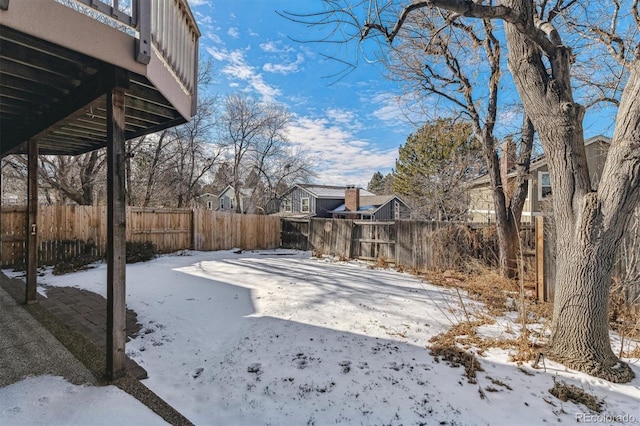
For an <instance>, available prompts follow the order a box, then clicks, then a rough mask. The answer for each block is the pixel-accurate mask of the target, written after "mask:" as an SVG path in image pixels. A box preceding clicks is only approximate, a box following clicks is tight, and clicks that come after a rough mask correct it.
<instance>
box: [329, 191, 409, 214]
mask: <svg viewBox="0 0 640 426" xmlns="http://www.w3.org/2000/svg"><path fill="white" fill-rule="evenodd" d="M360 192H361V189H360V188H355V187H347V188H346V189H345V201H344V204H342V205H340V206H339V207H337V208H335V209H334V210H332V211H331V215H332V217H333V218H335V219H366V220H400V219H410V218H411V208H410V207H409V206H408V205H407V203H405V202H404V201H402V200H401V199H400V197H398V196H397V195H362V194H361V193H360Z"/></svg>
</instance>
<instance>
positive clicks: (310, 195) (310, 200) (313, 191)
mask: <svg viewBox="0 0 640 426" xmlns="http://www.w3.org/2000/svg"><path fill="white" fill-rule="evenodd" d="M346 189H347V188H346V187H344V186H329V185H314V184H302V183H300V184H295V185H293V186H292V187H291V188H289V189H288V190H287V191H286V192H285V193H284V194H283V195H282V197H281V200H282V201H281V203H280V209H279V211H278V213H277V214H279V215H280V216H284V217H299V218H307V217H321V218H322V217H331V212H332V211H333V210H335V209H337V208H338V207H340V206H341V205H342V204H344V201H345V190H346ZM360 194H361V195H371V196H372V195H374V194H372V193H371V192H369V191H367V190H364V189H360Z"/></svg>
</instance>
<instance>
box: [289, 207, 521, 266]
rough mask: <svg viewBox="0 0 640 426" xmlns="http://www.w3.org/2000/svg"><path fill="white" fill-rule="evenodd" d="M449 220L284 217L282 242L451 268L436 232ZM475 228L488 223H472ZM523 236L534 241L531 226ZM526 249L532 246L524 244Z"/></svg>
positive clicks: (339, 253) (365, 257)
mask: <svg viewBox="0 0 640 426" xmlns="http://www.w3.org/2000/svg"><path fill="white" fill-rule="evenodd" d="M451 225H452V223H450V222H421V221H409V220H399V221H387V222H383V221H362V220H350V219H284V220H283V224H282V245H283V247H287V248H295V249H299V250H313V251H315V252H318V253H321V254H330V255H334V256H339V257H344V258H346V259H363V260H374V261H384V262H387V263H393V264H395V265H397V266H402V267H404V268H408V269H415V270H428V269H448V268H453V267H455V266H456V265H455V259H448V258H446V256H442V252H443V250H442V248H441V247H439V246H438V244H439V243H438V242H437V241H436V240H435V239H434V238H433V235H432V234H433V233H434V232H435V231H436V230H438V229H442V228H445V227H450V226H451ZM469 226H471V227H472V228H480V227H487V225H486V224H482V225H480V224H471V225H469ZM522 235H523V240H524V241H526V242H527V243H529V244H532V243H533V236H532V235H533V233H532V230H531V229H527V230H525V231H524V232H523V233H522ZM525 248H526V249H527V252H528V251H529V250H528V249H529V248H533V247H532V246H531V247H530V246H525Z"/></svg>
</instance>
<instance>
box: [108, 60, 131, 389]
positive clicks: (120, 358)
mask: <svg viewBox="0 0 640 426" xmlns="http://www.w3.org/2000/svg"><path fill="white" fill-rule="evenodd" d="M115 73H116V74H119V73H118V71H115ZM124 162H125V107H124V89H123V88H122V87H119V85H118V84H116V86H115V88H114V89H112V90H111V91H109V92H108V93H107V371H106V373H107V376H108V377H109V378H110V379H111V380H115V379H117V378H118V377H121V376H123V375H124V373H125V365H124V362H125V342H126V338H127V334H126V300H125V299H126V287H125V279H126V234H125V233H126V210H125V209H126V207H125V206H126V204H125V186H124V184H125V176H124V174H125V167H124Z"/></svg>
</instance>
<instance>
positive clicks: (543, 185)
mask: <svg viewBox="0 0 640 426" xmlns="http://www.w3.org/2000/svg"><path fill="white" fill-rule="evenodd" d="M550 195H551V178H550V177H549V172H538V199H539V200H544V199H545V198H547V197H549V196H550Z"/></svg>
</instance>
